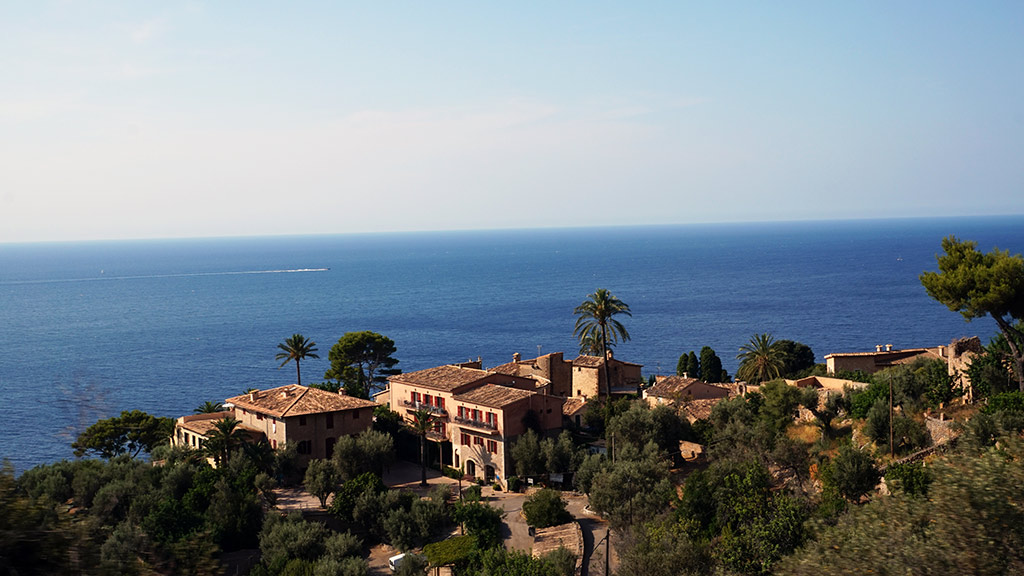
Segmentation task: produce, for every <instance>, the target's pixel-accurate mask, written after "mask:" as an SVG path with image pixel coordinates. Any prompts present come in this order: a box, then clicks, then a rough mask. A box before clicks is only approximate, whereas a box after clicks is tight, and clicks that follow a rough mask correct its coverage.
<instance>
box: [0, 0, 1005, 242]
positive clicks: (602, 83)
mask: <svg viewBox="0 0 1024 576" xmlns="http://www.w3.org/2000/svg"><path fill="white" fill-rule="evenodd" d="M1022 31H1024V3H1022V2H1017V1H1015V2H1007V3H999V2H977V3H975V2H963V1H958V2H948V3H946V2H933V1H928V2H874V3H871V2H818V1H815V2H806V3H782V2H750V3H725V2H705V3H699V4H696V3H695V4H687V3H683V2H666V3H654V2H645V3H637V2H628V3H627V2H623V3H606V2H594V1H588V2H579V3H571V2H536V3H527V2H443V1H441V2H408V3H391V2H383V1H382V2H377V1H370V2H352V3H342V2H339V3H314V2H310V3H284V2H275V3H267V2H217V3H201V2H183V3H179V2H172V1H162V2H152V3H147V2H136V1H130V2H123V3H101V2H75V1H64V2H42V1H40V2H5V3H3V4H2V6H0V242H11V241H34V240H75V239H97V238H140V237H174V236H225V235H256V234H307V233H345V232H367V231H391V230H430V229H464V228H499V227H500V228H519V227H534V226H545V227H547V226H557V227H561V226H586V225H610V224H647V223H650V224H668V223H689V222H721V221H750V220H755V221H761V220H792V219H823V218H848V217H853V218H862V217H890V216H893V217H903V216H937V215H958V214H999V213H1024V187H1022V183H1024V33H1022Z"/></svg>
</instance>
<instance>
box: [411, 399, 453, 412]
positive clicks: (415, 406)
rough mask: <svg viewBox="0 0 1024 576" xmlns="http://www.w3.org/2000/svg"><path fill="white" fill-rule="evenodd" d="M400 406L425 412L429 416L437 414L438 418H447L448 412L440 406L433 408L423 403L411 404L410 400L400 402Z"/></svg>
mask: <svg viewBox="0 0 1024 576" xmlns="http://www.w3.org/2000/svg"><path fill="white" fill-rule="evenodd" d="M402 405H403V406H406V407H408V408H412V409H413V410H426V411H427V412H430V413H431V414H437V415H438V416H447V415H448V411H447V410H445V409H444V408H441V407H440V406H433V405H431V404H425V403H423V402H413V401H412V400H402Z"/></svg>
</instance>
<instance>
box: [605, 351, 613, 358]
mask: <svg viewBox="0 0 1024 576" xmlns="http://www.w3.org/2000/svg"><path fill="white" fill-rule="evenodd" d="M605 354H606V355H607V358H608V360H611V359H613V357H614V355H615V354H614V352H612V351H611V350H610V349H609V350H606V351H605Z"/></svg>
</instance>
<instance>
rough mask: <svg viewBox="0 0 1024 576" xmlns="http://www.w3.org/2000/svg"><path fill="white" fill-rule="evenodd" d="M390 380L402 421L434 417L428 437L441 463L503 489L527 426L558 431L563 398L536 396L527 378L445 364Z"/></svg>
mask: <svg viewBox="0 0 1024 576" xmlns="http://www.w3.org/2000/svg"><path fill="white" fill-rule="evenodd" d="M389 380H390V386H389V390H390V401H389V404H390V405H391V408H392V409H393V410H395V411H397V412H398V413H399V414H401V415H402V417H403V418H404V419H405V420H406V421H409V422H411V421H412V420H413V413H414V412H415V411H417V410H428V411H430V412H431V413H433V414H434V417H435V426H434V433H433V434H431V435H429V436H428V438H429V439H430V440H431V441H432V442H435V443H437V444H438V445H439V447H440V452H441V458H442V461H443V462H444V461H446V463H450V464H451V465H452V466H454V467H455V468H459V469H461V470H462V471H463V472H465V473H466V474H468V475H470V476H474V477H477V478H482V479H484V480H486V481H488V482H491V481H495V482H499V483H500V484H502V485H503V486H507V481H508V474H509V472H510V470H509V466H510V459H509V457H508V449H509V447H510V445H511V444H510V443H511V442H514V441H515V439H516V438H518V437H519V436H520V435H521V434H523V433H524V432H525V431H526V426H527V424H531V423H532V424H533V425H535V426H536V427H537V428H539V429H540V430H541V431H543V432H551V431H557V430H559V429H561V425H562V402H563V399H562V398H559V397H556V396H551V395H547V394H541V393H539V392H537V391H536V389H537V388H538V386H537V382H536V381H535V380H533V379H531V378H525V377H521V376H513V375H509V374H501V373H497V372H492V371H488V370H481V369H479V368H468V367H464V366H459V365H448V366H438V367H436V368H428V369H426V370H420V371H418V372H410V373H408V374H399V375H396V376H392V377H391V378H390V379H389ZM541 388H543V386H541Z"/></svg>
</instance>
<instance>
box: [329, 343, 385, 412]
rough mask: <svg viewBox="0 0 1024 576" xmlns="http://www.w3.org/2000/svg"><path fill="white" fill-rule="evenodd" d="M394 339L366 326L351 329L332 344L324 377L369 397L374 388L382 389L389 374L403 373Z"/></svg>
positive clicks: (350, 391)
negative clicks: (359, 328)
mask: <svg viewBox="0 0 1024 576" xmlns="http://www.w3.org/2000/svg"><path fill="white" fill-rule="evenodd" d="M396 350H397V348H395V342H394V340H392V339H390V338H388V337H387V336H383V335H381V334H377V333H376V332H370V331H368V330H364V331H362V332H348V333H346V334H345V335H344V336H342V337H341V338H339V339H338V342H337V343H335V344H334V346H331V351H330V352H328V354H327V358H328V360H330V362H331V367H330V368H329V369H328V370H327V372H326V373H324V378H326V379H328V380H336V381H338V382H340V383H342V384H345V388H346V391H347V392H349V393H352V392H354V391H361V392H362V394H353V395H355V396H363V397H369V394H370V393H372V392H373V390H372V389H378V390H379V389H382V388H383V387H384V384H385V383H386V382H387V379H388V376H393V375H395V374H399V373H401V370H399V369H397V368H395V365H396V364H398V360H396V359H395V358H394V357H393V354H394V353H395V351H396Z"/></svg>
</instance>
